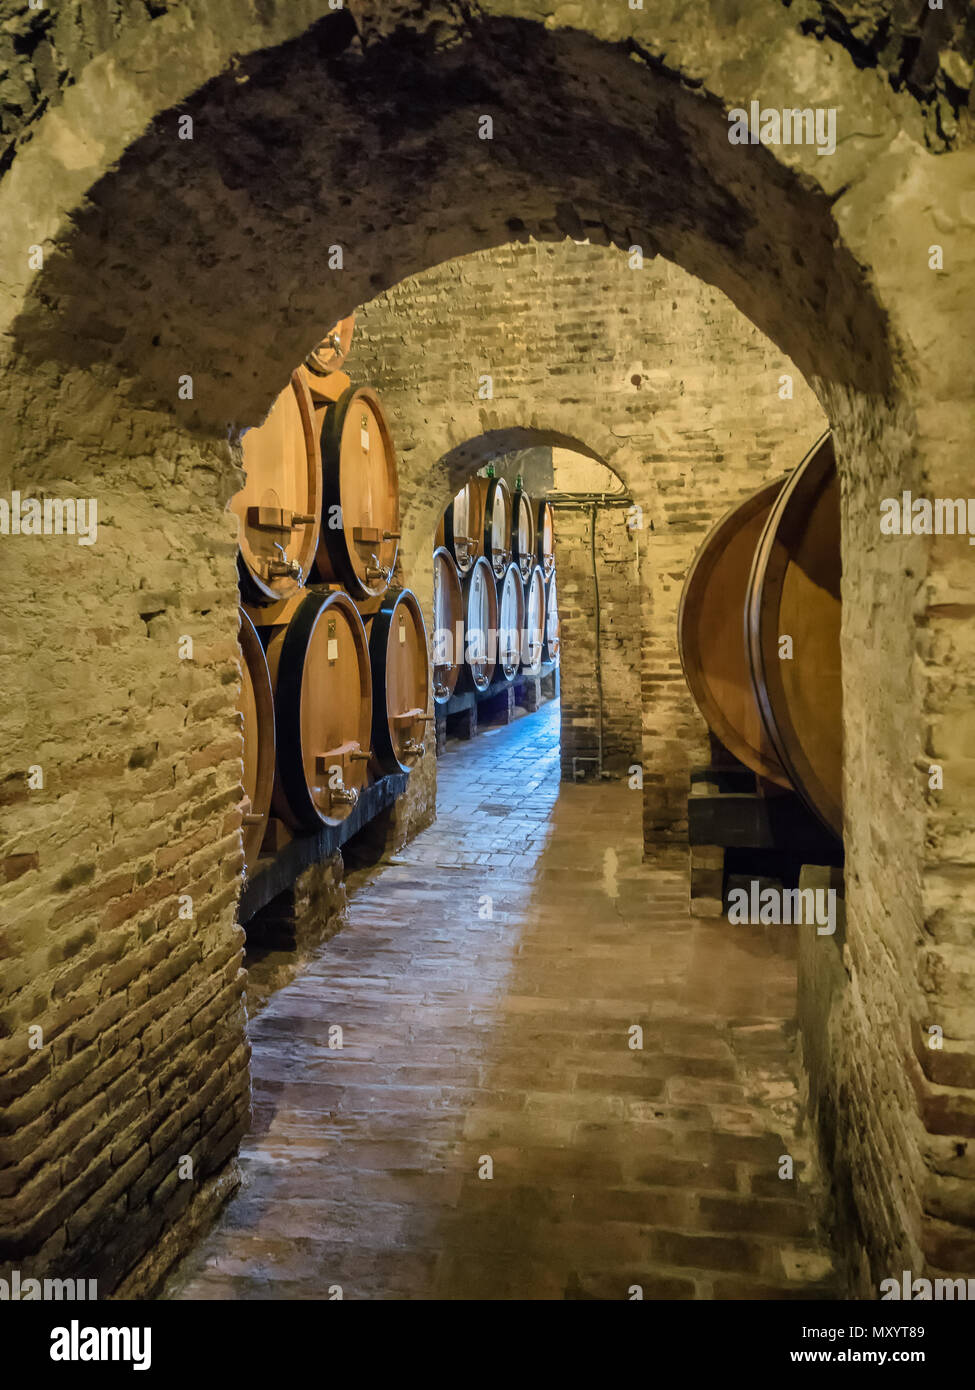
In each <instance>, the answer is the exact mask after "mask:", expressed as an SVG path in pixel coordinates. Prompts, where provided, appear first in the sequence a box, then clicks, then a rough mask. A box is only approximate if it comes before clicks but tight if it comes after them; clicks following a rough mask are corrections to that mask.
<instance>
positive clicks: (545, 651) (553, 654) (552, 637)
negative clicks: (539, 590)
mask: <svg viewBox="0 0 975 1390" xmlns="http://www.w3.org/2000/svg"><path fill="white" fill-rule="evenodd" d="M561 650H562V630H561V626H560V624H559V596H558V590H557V588H556V582H555V570H554V569H553V570H552V573H551V576H550V577H549V581H548V583H547V584H546V585H545V640H544V642H543V644H542V660H543V661H545V662H549V661H550V662H553V663H555V664H557V663H558V660H559V653H560V652H561Z"/></svg>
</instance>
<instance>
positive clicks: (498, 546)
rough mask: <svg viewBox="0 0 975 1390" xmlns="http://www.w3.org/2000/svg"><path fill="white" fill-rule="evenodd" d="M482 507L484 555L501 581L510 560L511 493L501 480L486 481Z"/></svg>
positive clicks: (491, 479)
mask: <svg viewBox="0 0 975 1390" xmlns="http://www.w3.org/2000/svg"><path fill="white" fill-rule="evenodd" d="M484 505H485V526H484V554H485V555H486V557H487V558H488V560H489V561H490V562H491V567H492V569H493V570H494V574H495V577H496V578H497V579H501V578H502V577H503V575H504V572H505V570H506V569H507V568H508V563H509V561H510V559H511V493H510V491H509V490H508V484H507V483H506V482H505V480H504V479H503V478H490V479H488V485H487V491H486V494H485V504H484Z"/></svg>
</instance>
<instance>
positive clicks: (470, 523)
mask: <svg viewBox="0 0 975 1390" xmlns="http://www.w3.org/2000/svg"><path fill="white" fill-rule="evenodd" d="M480 481H481V480H480V479H478V478H472V479H471V481H470V482H469V483H467V484H466V486H465V487H462V488H461V490H460V492H458V494H457V496H456V497H455V498H454V500H453V501H452V502H451V504H450V506H449V507H448V508H447V510H446V511H445V512H444V514H443V516H442V518H441V520H440V525H439V526H438V527H437V538H436V544H437V547H438V548H439V547H440V546H443V547H444V549H446V550H448V551H449V552H450V554H451V555H452V556H453V558H454V564H455V565H456V566H457V572H458V574H467V573H468V572H469V571H470V569H471V567H472V566H473V564H474V561H475V560H476V559H477V557H478V556H479V555H480V554H481V553H482V552H483V549H484V492H483V490H482V489H480V488H479V487H478V486H477V484H478V482H480Z"/></svg>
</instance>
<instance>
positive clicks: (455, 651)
mask: <svg viewBox="0 0 975 1390" xmlns="http://www.w3.org/2000/svg"><path fill="white" fill-rule="evenodd" d="M463 664H464V596H463V594H462V592H461V587H460V579H459V578H458V576H457V566H456V565H455V564H454V558H453V556H452V555H451V553H450V551H449V550H447V549H446V548H445V547H444V546H439V547H438V548H437V549H436V550H435V551H434V552H433V698H434V700H435V701H436V702H437V704H438V705H443V704H446V703H447V701H448V700H449V699H450V697H451V695H453V693H454V691H455V689H456V688H457V680H458V677H459V676H460V673H461V669H462V667H463Z"/></svg>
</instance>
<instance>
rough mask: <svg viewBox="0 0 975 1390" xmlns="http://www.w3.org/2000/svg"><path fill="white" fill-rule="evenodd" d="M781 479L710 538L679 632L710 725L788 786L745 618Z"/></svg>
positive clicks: (694, 570)
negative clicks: (750, 585)
mask: <svg viewBox="0 0 975 1390" xmlns="http://www.w3.org/2000/svg"><path fill="white" fill-rule="evenodd" d="M783 481H784V480H783V479H782V478H777V479H775V481H774V482H771V483H765V484H763V486H762V487H761V488H759V489H758V490H757V491H756V492H754V493H753V494H752V495H751V497H748V498H746V500H745V501H744V502H742V503H741V504H740V505H738V506H737V507H734V508H733V509H732V510H731V511H730V512H728V513H726V515H725V516H723V517H722V518H721V520H720V521H719V522H718V524H717V525H716V526H714V527H713V528H712V529H711V531H710V532H709V533H708V535H707V536H706V537H705V540H704V544H703V545H702V546H701V547H700V549H699V550H698V552H697V555H696V556H695V557H694V560H693V562H692V564H691V568H690V570H689V571H688V574H687V579H686V580H685V583H684V590H683V593H682V595H681V601H680V609H679V612H678V618H677V638H678V649H679V651H680V659H681V665H682V667H683V670H684V678H685V680H686V681H687V684H688V686H689V687H690V691H691V694H692V695H693V696H694V699H695V702H696V703H697V706H698V709H699V710H700V711H701V713H702V714H703V715H704V718H705V720H706V721H707V723H708V726H709V728H711V729H712V730H713V731H714V733H715V734H716V735H717V737H718V738H719V739H720V740H721V742H722V743H723V744H724V745H725V747H726V748H727V749H729V750H730V752H732V753H733V754H734V755H735V757H736V758H738V759H739V760H740V761H741V762H743V763H744V764H745V766H746V767H750V768H751V769H752V771H753V772H756V773H758V774H759V776H761V777H765V778H767V779H768V780H769V781H771V782H775V783H777V784H778V785H779V786H782V787H788V786H789V785H790V782H789V778H788V776H787V774H786V771H785V769H784V767H783V766H782V763H781V762H780V760H779V757H778V754H777V753H776V751H775V746H774V744H773V742H772V740H771V739H770V737H769V735H768V731H767V728H766V721H765V719H764V717H763V715H762V711H761V708H760V706H759V702H758V696H757V693H756V690H755V684H754V681H753V679H752V671H751V666H750V664H749V659H748V647H747V640H746V634H745V624H744V614H745V605H746V599H747V594H748V583H749V576H750V574H751V567H752V561H753V559H754V556H755V549H756V547H757V545H758V542H759V540H760V538H761V535H762V531H763V530H764V528H765V524H766V522H767V521H768V517H769V514H770V512H771V510H772V506H773V504H774V502H775V499H776V498H777V497H778V495H779V493H780V492H781V490H782V484H783Z"/></svg>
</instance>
